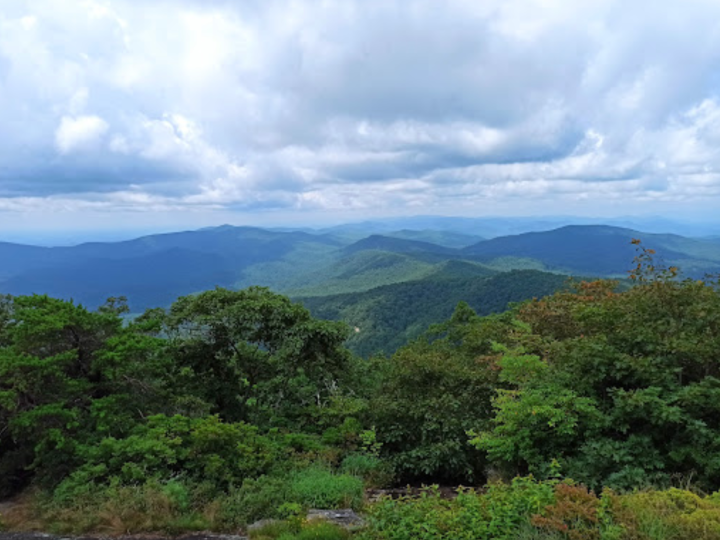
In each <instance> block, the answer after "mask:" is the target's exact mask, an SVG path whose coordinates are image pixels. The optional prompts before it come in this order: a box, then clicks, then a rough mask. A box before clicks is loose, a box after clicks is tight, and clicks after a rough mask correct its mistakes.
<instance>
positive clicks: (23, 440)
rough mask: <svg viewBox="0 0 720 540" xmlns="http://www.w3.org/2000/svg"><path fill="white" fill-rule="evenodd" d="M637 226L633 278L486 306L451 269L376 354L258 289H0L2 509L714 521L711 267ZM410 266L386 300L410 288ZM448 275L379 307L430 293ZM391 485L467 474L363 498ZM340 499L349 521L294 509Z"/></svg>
mask: <svg viewBox="0 0 720 540" xmlns="http://www.w3.org/2000/svg"><path fill="white" fill-rule="evenodd" d="M635 243H636V248H637V250H638V251H637V256H636V259H635V266H634V269H633V270H632V272H631V274H630V278H631V281H632V282H633V284H634V286H632V287H624V288H620V287H619V284H618V282H617V281H609V280H599V281H576V282H575V283H574V284H572V285H571V286H570V287H569V288H568V287H561V286H560V284H559V283H550V284H548V285H547V286H548V287H550V290H548V291H547V293H546V294H547V295H546V296H544V297H542V298H538V299H534V300H529V301H526V302H522V303H519V304H515V305H514V306H512V307H511V309H509V310H508V311H504V312H502V313H495V314H490V315H485V313H489V312H490V311H494V309H491V308H487V309H488V311H482V309H481V310H480V313H478V312H477V311H476V310H475V309H473V307H475V306H474V302H475V297H476V295H478V294H480V292H479V291H478V289H476V288H473V287H472V286H471V285H464V286H463V287H461V288H460V289H459V290H460V291H461V292H462V294H467V295H468V296H467V298H465V299H464V300H465V301H464V302H460V303H458V304H457V306H456V307H455V309H454V312H453V313H452V314H451V316H450V317H449V318H448V319H447V320H446V321H445V322H443V323H440V324H434V325H431V326H430V327H429V328H427V329H426V330H425V331H424V332H423V333H422V334H421V335H419V336H418V337H417V338H416V339H414V340H412V341H411V342H410V343H409V344H407V345H405V346H402V347H401V348H399V349H398V350H397V351H396V352H395V353H394V354H392V355H375V356H372V357H370V358H362V357H360V356H356V355H354V354H353V353H352V352H350V351H349V350H348V349H347V348H346V345H345V343H346V341H347V340H348V338H350V337H351V336H352V335H353V333H354V330H353V329H352V328H350V327H349V326H347V325H346V324H345V323H342V322H336V321H327V320H321V319H319V318H315V317H313V316H312V315H311V313H310V312H309V311H308V309H307V308H306V307H304V306H303V305H301V304H299V303H295V302H293V301H291V300H290V299H289V298H287V297H285V296H283V295H280V294H277V293H274V292H272V291H270V290H269V289H267V288H262V287H250V288H247V289H243V290H229V289H223V288H217V289H215V290H210V291H206V292H202V293H199V294H195V295H190V296H183V297H181V298H178V299H177V300H176V301H175V302H174V303H173V304H172V305H171V306H170V307H168V308H166V309H165V308H155V309H149V310H147V311H146V312H145V313H144V314H142V315H140V316H138V317H135V318H131V319H128V318H126V317H125V316H124V315H125V313H126V312H127V305H126V301H125V299H124V298H119V297H118V298H110V299H109V300H108V301H107V302H106V303H105V304H104V305H102V306H101V307H99V308H98V309H96V310H90V309H87V308H85V307H84V306H82V305H80V304H76V303H73V302H71V301H66V300H62V299H56V298H52V297H49V296H44V295H32V296H6V297H3V298H2V301H1V302H0V496H2V497H14V498H15V499H14V500H15V504H14V505H13V507H12V509H11V510H10V511H8V512H6V513H5V514H3V515H2V518H1V519H2V522H1V523H0V526H2V527H6V528H9V529H42V530H47V531H51V532H59V533H63V534H68V533H85V532H90V531H95V532H97V531H102V532H105V533H115V534H120V533H128V532H143V531H161V532H166V533H171V534H172V533H178V532H181V531H189V530H216V531H232V532H237V531H243V530H245V529H246V527H247V526H248V525H249V524H251V523H253V522H254V521H256V520H258V519H261V518H275V519H277V520H278V521H274V522H270V523H268V525H267V526H266V527H265V528H264V529H259V530H256V531H254V532H253V533H252V534H253V537H254V538H283V539H284V540H288V539H292V538H306V539H309V538H327V539H332V538H347V537H349V536H351V535H352V536H356V537H358V538H364V539H388V540H390V539H393V540H400V539H411V538H425V539H434V538H447V539H451V538H452V539H454V538H468V539H469V538H480V539H495V538H498V539H499V538H502V539H510V538H513V539H546V540H549V539H559V538H571V539H584V538H589V539H595V538H597V539H648V540H650V539H661V538H662V539H678V540H679V539H687V538H705V539H719V538H720V494H718V493H717V490H719V489H720V460H719V459H718V456H719V455H720V363H719V361H720V358H718V351H720V291H719V287H718V282H717V280H713V279H711V278H707V279H704V280H696V279H685V280H683V279H681V278H680V277H679V276H678V271H677V269H676V268H674V267H669V268H666V267H664V266H663V265H661V264H658V263H657V262H656V261H655V254H654V252H653V251H652V250H647V249H643V248H642V246H640V245H639V244H638V243H637V242H635ZM538 274H539V273H538ZM504 275H505V274H501V276H504ZM523 276H524V278H525V279H526V280H527V282H528V283H530V282H531V281H532V279H533V276H536V274H532V273H530V274H524V275H523ZM542 276H543V275H542V274H540V278H542ZM536 277H537V276H536ZM453 279H461V278H453ZM462 279H469V278H467V277H465V278H462ZM486 279H487V278H483V279H482V280H481V281H480V283H490V282H488V281H485V280H486ZM543 279H544V278H543ZM563 279H564V278H563ZM449 283H450V284H451V285H452V284H455V283H456V282H455V281H453V280H452V279H450V281H449ZM462 283H466V284H467V283H469V281H463V282H462ZM405 286H406V287H410V288H409V289H408V290H407V291H406V292H405V293H403V292H399V293H398V296H397V298H398V300H397V301H398V302H405V300H401V299H402V298H410V297H414V296H415V294H414V292H413V290H412V285H405ZM448 286H449V285H447V284H444V282H443V281H442V280H439V281H438V282H437V291H436V293H437V295H438V297H437V298H436V299H435V300H433V299H432V298H430V299H428V300H427V302H426V303H423V302H425V301H424V300H423V301H420V300H418V302H419V303H418V304H417V305H398V306H395V307H394V308H393V311H392V313H391V315H392V316H396V317H401V316H402V313H401V312H402V310H403V309H408V310H412V309H427V307H426V306H427V305H429V304H430V303H432V302H433V301H436V302H438V303H441V302H445V301H446V298H445V296H447V294H448V293H447V288H443V287H448ZM499 290H502V289H499ZM553 291H557V292H553ZM403 294H405V295H406V296H405V297H403V296H402V295H403ZM504 294H505V293H500V292H498V295H499V300H498V302H499V303H498V304H497V305H498V306H499V305H500V304H502V303H506V302H507V298H506V297H505V296H503V295H504ZM340 300H341V299H340ZM340 300H336V304H335V305H329V306H327V307H325V308H323V309H341V307H342V303H341V301H340ZM447 301H452V302H453V303H455V298H454V297H453V298H448V299H447ZM368 302H369V303H370V302H372V299H371V298H369V299H368ZM408 302H409V301H408ZM493 306H494V304H493ZM408 484H410V485H413V486H421V485H432V484H440V485H443V486H459V485H462V486H471V487H473V486H474V488H475V489H470V488H465V489H460V490H459V493H457V494H456V496H451V497H448V496H447V492H446V491H447V490H438V489H436V488H432V487H430V488H427V489H426V490H424V491H421V493H420V494H419V495H418V494H417V492H415V491H413V492H408V495H407V496H405V497H401V498H399V499H394V498H389V497H385V498H381V499H380V500H379V501H377V502H368V501H367V499H366V497H365V495H364V493H365V489H366V488H369V487H374V488H383V487H393V486H396V487H398V486H405V485H408ZM483 486H484V487H483ZM680 488H682V489H680ZM344 507H352V508H354V509H356V510H363V513H364V514H365V525H364V526H363V527H360V528H358V529H357V530H354V531H347V530H344V529H340V528H334V527H333V526H331V525H327V524H324V523H315V522H308V521H306V520H304V519H303V517H304V516H305V512H306V511H307V509H308V508H344Z"/></svg>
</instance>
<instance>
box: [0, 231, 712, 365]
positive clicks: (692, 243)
mask: <svg viewBox="0 0 720 540" xmlns="http://www.w3.org/2000/svg"><path fill="white" fill-rule="evenodd" d="M448 223H449V222H447V221H446V222H443V224H444V225H448ZM459 223H460V226H459V227H458V228H457V229H455V230H453V229H451V228H439V229H430V228H421V229H417V230H413V229H407V228H399V229H397V230H390V231H384V232H382V233H380V232H378V230H377V229H378V228H379V227H378V226H368V230H367V231H365V233H364V234H363V233H362V228H361V225H357V224H356V225H353V226H352V234H349V233H348V231H349V230H350V229H342V228H336V229H335V230H328V229H325V230H302V231H301V230H270V229H261V228H254V227H233V226H221V227H213V228H206V229H201V230H197V231H187V232H177V233H168V234H157V235H149V236H144V237H141V238H137V239H133V240H128V241H122V242H95V243H85V244H80V245H77V246H71V247H38V246H30V245H22V244H13V243H2V242H0V293H4V294H13V295H20V294H32V293H41V294H49V295H52V296H56V297H60V298H72V299H74V300H75V301H77V302H81V303H83V304H85V305H89V306H91V307H96V306H98V305H100V304H102V303H103V302H104V301H105V299H107V298H108V297H110V296H127V297H128V298H129V304H130V307H131V309H132V311H133V312H136V313H137V312H141V311H143V310H144V309H146V308H149V307H157V306H167V305H169V304H170V303H171V302H172V301H173V300H175V299H176V298H177V297H178V296H181V295H186V294H192V293H195V292H199V291H202V290H205V289H209V288H213V287H216V286H221V287H235V288H243V287H247V286H250V285H262V286H268V287H271V288H272V289H274V290H276V291H278V292H282V293H284V294H287V295H289V296H291V297H293V298H296V299H298V300H300V301H302V302H303V303H304V304H305V305H306V306H308V307H309V308H310V309H311V311H313V313H314V314H316V315H318V316H322V317H328V318H333V319H343V320H346V321H347V322H349V323H350V324H351V325H352V326H353V327H357V328H359V331H358V332H357V334H358V335H357V336H354V337H353V338H352V340H351V341H354V342H356V349H357V350H361V351H362V352H363V353H371V352H376V351H379V350H387V349H388V348H390V349H392V348H394V347H395V346H396V345H397V344H398V343H401V342H403V341H405V340H407V339H410V338H412V337H414V336H415V335H417V334H418V333H419V331H420V330H421V329H423V328H425V327H426V326H427V325H428V324H431V323H432V322H439V321H440V320H443V319H445V318H447V316H449V314H450V313H451V312H452V309H453V307H454V305H455V304H457V302H458V301H460V300H465V301H467V302H468V303H469V304H470V305H471V306H472V307H474V308H475V309H476V310H478V311H479V312H481V313H489V312H496V311H502V310H504V309H505V308H506V306H507V304H508V302H517V301H521V300H524V299H527V298H532V297H533V296H542V295H545V294H550V293H551V292H553V291H554V290H557V289H558V288H560V287H562V286H563V284H564V283H565V281H566V279H567V276H570V275H575V276H578V275H580V276H595V277H615V278H623V277H625V276H626V275H627V271H628V270H629V269H630V268H631V267H632V261H633V257H634V256H635V255H636V254H637V251H638V246H636V245H634V244H632V243H631V241H632V240H633V239H636V238H637V239H640V240H641V241H642V244H641V246H644V247H647V248H653V249H655V250H656V251H657V259H658V261H660V264H666V265H675V266H679V267H680V268H681V269H682V270H683V272H684V275H685V276H688V277H693V278H696V277H702V276H703V275H705V274H707V273H716V272H718V271H720V242H719V241H718V239H717V238H709V237H706V238H690V237H685V236H680V235H677V234H657V233H646V232H640V231H636V230H632V229H627V228H621V227H614V226H608V225H567V226H563V227H559V228H555V229H551V230H545V231H535V232H525V233H520V234H514V235H506V236H497V237H494V238H489V239H486V238H485V237H484V235H485V236H490V235H488V234H487V233H488V231H487V230H485V231H477V233H474V232H473V231H472V230H468V229H467V226H468V222H467V221H464V220H461V221H460V222H459ZM398 225H401V226H404V225H407V223H406V222H402V223H399V224H398ZM419 225H422V226H424V227H425V226H427V225H431V223H430V224H428V223H426V222H422V223H419ZM483 233H484V234H483ZM391 306H395V308H393V307H391ZM400 306H402V307H400ZM404 313H410V314H413V315H412V316H410V317H407V316H405V315H404ZM389 314H393V316H392V317H390V315H389ZM398 314H400V315H398ZM388 317H390V319H388ZM370 336H372V338H371V337H370Z"/></svg>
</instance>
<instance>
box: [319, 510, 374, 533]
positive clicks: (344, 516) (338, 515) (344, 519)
mask: <svg viewBox="0 0 720 540" xmlns="http://www.w3.org/2000/svg"><path fill="white" fill-rule="evenodd" d="M307 519H308V521H312V520H315V519H321V520H323V521H327V522H329V523H333V524H335V525H338V526H340V527H343V528H345V529H354V528H357V527H361V526H362V525H363V524H364V523H365V521H364V520H363V518H361V517H360V516H359V515H357V514H356V513H355V512H354V511H353V510H350V509H349V508H347V509H344V510H316V509H312V510H309V511H308V514H307Z"/></svg>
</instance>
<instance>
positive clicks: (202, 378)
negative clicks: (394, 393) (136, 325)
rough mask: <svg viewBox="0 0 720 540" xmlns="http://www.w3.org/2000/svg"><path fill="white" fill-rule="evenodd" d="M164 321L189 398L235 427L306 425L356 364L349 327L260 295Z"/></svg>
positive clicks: (213, 298) (214, 295) (184, 304)
mask: <svg viewBox="0 0 720 540" xmlns="http://www.w3.org/2000/svg"><path fill="white" fill-rule="evenodd" d="M158 315H159V314H158V313H154V314H153V315H152V316H153V317H157V316H158ZM160 321H161V322H162V324H163V331H164V333H165V334H166V335H167V336H168V338H169V342H170V348H171V354H172V355H173V357H174V358H175V361H176V362H177V364H178V365H179V366H180V369H181V375H182V378H181V380H180V384H181V385H183V391H184V392H185V393H189V394H192V395H196V396H199V397H200V398H201V399H202V400H204V401H205V402H207V403H209V404H211V407H212V410H213V412H217V413H218V414H220V415H221V416H222V417H223V418H224V419H227V420H230V421H249V422H251V423H260V424H263V425H278V426H295V427H297V426H298V423H300V424H302V423H304V422H308V421H309V420H310V417H311V415H312V413H313V411H314V410H315V409H316V408H317V407H319V406H322V405H323V404H324V403H325V402H327V401H328V400H329V399H330V397H331V395H332V393H333V388H334V387H335V385H336V381H337V380H339V379H341V378H342V376H343V375H344V374H345V372H346V369H347V367H348V364H349V362H350V356H349V354H348V353H347V351H346V350H345V349H344V348H343V347H342V343H343V341H344V340H345V338H346V337H347V327H346V326H345V325H343V324H341V323H332V322H328V321H319V320H316V319H313V318H312V317H311V316H310V313H309V312H308V311H307V310H305V309H304V308H303V307H302V306H300V305H298V304H294V303H292V302H291V301H290V300H288V299H287V298H286V297H284V296H281V295H278V294H275V293H272V292H270V291H269V290H268V289H264V288H260V287H251V288H249V289H245V290H242V291H230V290H226V289H216V290H213V291H207V292H204V293H201V294H199V295H196V296H186V297H182V298H180V299H178V300H177V301H176V302H175V303H174V304H173V305H172V306H171V308H170V310H169V312H168V313H167V314H160Z"/></svg>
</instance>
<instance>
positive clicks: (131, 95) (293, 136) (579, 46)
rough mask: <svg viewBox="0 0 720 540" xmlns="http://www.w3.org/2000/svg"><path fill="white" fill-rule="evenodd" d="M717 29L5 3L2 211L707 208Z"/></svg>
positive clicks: (656, 16) (504, 9) (713, 171)
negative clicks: (658, 204)
mask: <svg viewBox="0 0 720 540" xmlns="http://www.w3.org/2000/svg"><path fill="white" fill-rule="evenodd" d="M717 20H720V4H718V3H717V2H714V1H711V0H688V1H687V2H683V3H681V4H680V3H678V4H668V5H666V6H663V9H661V10H660V9H657V5H656V3H654V2H651V1H650V0H639V1H637V2H632V3H627V2H622V1H621V0H588V1H587V2H580V3H578V2H576V3H573V2H564V1H561V0H492V1H488V2H480V3H478V2H470V1H461V0H451V1H449V2H445V3H443V4H442V5H440V4H437V3H433V2H427V1H426V0H402V1H401V0H385V1H374V0H370V1H362V2H361V1H360V0H348V1H346V2H336V3H333V2H327V3H322V4H319V3H316V2H313V1H311V0H297V1H293V2H286V1H281V0H267V1H263V2H224V1H199V0H182V1H180V0H177V1H170V0H161V1H158V2H145V3H141V2H136V1H134V0H102V1H101V0H68V1H66V2H61V3H58V2H55V1H53V0H34V1H33V2H30V1H29V0H18V1H17V2H5V3H3V5H2V6H1V7H0V118H2V119H3V121H2V122H0V140H2V141H3V145H2V146H0V201H2V203H1V204H0V209H2V208H5V209H8V208H13V209H17V208H22V207H23V205H26V206H27V205H35V206H33V207H36V206H37V205H41V204H42V201H47V204H48V205H50V206H51V207H52V208H56V209H58V208H67V209H68V211H77V212H80V211H82V208H84V206H83V205H84V204H90V205H104V207H107V208H116V207H117V208H120V207H122V208H131V207H132V208H135V209H139V210H142V209H147V210H157V209H158V208H160V207H162V208H166V209H168V211H171V210H172V209H180V208H196V207H203V206H207V207H208V208H210V207H212V208H220V207H225V208H238V207H241V208H248V209H252V208H254V207H257V208H259V209H263V210H266V209H268V208H276V209H288V208H290V209H292V208H298V209H307V210H308V211H310V209H312V211H320V210H322V209H325V210H328V209H331V210H343V209H376V210H377V209H379V208H383V207H384V208H386V209H387V212H389V213H390V212H394V211H397V210H399V209H401V208H413V209H415V208H417V209H418V211H419V212H425V213H432V212H434V211H436V210H439V209H443V208H444V209H450V210H453V209H455V208H465V209H466V210H467V212H472V209H473V208H478V209H479V210H478V211H488V208H498V209H502V210H503V211H506V210H507V209H508V208H518V209H521V210H522V209H527V208H533V207H534V206H535V207H539V208H542V209H543V211H545V212H549V213H553V212H558V213H561V212H573V211H575V210H574V209H578V211H585V210H584V209H586V207H585V206H583V205H584V204H585V202H584V201H593V205H592V208H594V209H605V210H606V211H611V209H613V208H616V207H617V205H618V204H625V205H626V207H627V208H629V209H630V210H631V211H648V212H649V211H654V209H655V208H659V207H656V206H653V205H654V204H655V202H658V201H667V202H668V203H672V202H675V203H676V204H677V205H678V207H682V208H685V210H686V211H692V208H693V205H699V204H701V203H702V204H705V205H711V204H713V203H714V204H716V205H717V206H719V207H720V194H718V193H717V180H716V179H717V175H718V174H720V151H719V150H717V149H720V144H719V143H720V78H718V76H717V73H719V72H720V57H718V55H717V51H718V50H720V27H719V26H718V25H717V23H716V21H717ZM688 29H692V31H689V30H688ZM48 178H53V181H52V182H49V181H48V180H47V179H48ZM58 201H63V202H62V203H59V202H58ZM69 201H76V204H75V203H73V204H71V203H70V202H69ZM588 204H589V203H588ZM29 207H30V206H28V208H29Z"/></svg>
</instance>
